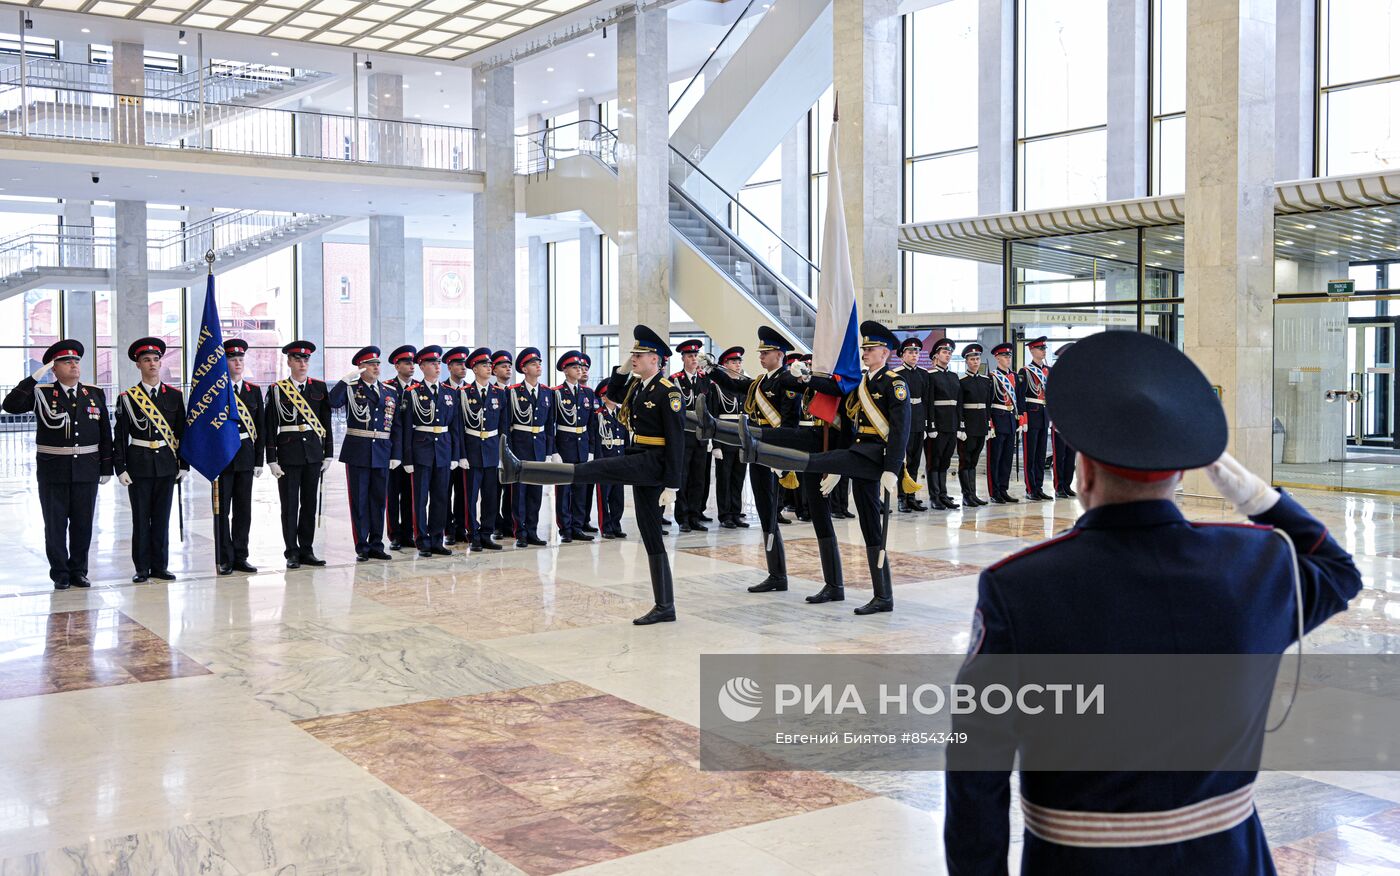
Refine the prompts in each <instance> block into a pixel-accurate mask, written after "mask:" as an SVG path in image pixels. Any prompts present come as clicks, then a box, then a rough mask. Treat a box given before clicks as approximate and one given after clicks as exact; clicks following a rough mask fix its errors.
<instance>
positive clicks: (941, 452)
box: [925, 338, 962, 511]
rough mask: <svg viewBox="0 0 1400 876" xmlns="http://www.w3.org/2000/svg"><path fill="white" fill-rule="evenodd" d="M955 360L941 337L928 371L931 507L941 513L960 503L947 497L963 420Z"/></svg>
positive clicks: (947, 344)
mask: <svg viewBox="0 0 1400 876" xmlns="http://www.w3.org/2000/svg"><path fill="white" fill-rule="evenodd" d="M952 358H953V342H952V341H950V340H948V339H947V338H939V339H938V340H937V341H934V344H933V365H932V366H930V368H929V371H928V391H927V393H926V397H925V406H926V407H927V408H928V430H929V440H928V451H929V457H928V460H929V461H928V487H929V489H928V491H929V505H930V506H932V507H933V508H934V509H935V510H938V511H952V510H954V509H955V508H957V507H958V503H957V502H956V501H954V500H953V497H952V496H950V495H949V494H948V466H949V465H950V464H951V463H952V461H953V450H954V449H955V448H956V447H957V444H958V424H959V423H960V422H961V421H962V408H961V404H962V384H961V383H960V382H959V380H958V375H956V374H954V373H953V372H952V370H951V369H950V368H949V367H948V365H949V363H950V362H951V361H952Z"/></svg>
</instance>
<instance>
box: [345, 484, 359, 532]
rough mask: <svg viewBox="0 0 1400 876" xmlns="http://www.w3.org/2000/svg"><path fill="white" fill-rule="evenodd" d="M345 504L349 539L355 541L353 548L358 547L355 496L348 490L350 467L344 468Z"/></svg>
mask: <svg viewBox="0 0 1400 876" xmlns="http://www.w3.org/2000/svg"><path fill="white" fill-rule="evenodd" d="M345 504H346V505H349V506H350V537H351V538H353V539H354V540H355V547H356V548H358V547H359V546H360V533H359V531H358V530H357V529H356V528H355V496H354V491H353V490H352V489H351V488H350V466H348V465H347V466H345Z"/></svg>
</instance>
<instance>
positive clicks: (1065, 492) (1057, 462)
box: [1047, 343, 1079, 499]
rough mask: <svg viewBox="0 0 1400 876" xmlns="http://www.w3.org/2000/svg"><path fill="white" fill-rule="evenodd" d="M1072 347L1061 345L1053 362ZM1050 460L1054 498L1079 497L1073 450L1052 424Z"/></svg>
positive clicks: (1070, 345)
mask: <svg viewBox="0 0 1400 876" xmlns="http://www.w3.org/2000/svg"><path fill="white" fill-rule="evenodd" d="M1072 346H1074V344H1073V343H1069V344H1063V345H1061V346H1060V347H1059V349H1057V350H1055V361H1056V362H1058V361H1059V360H1060V357H1061V356H1063V355H1064V354H1065V350H1068V349H1069V348H1070V347H1072ZM1047 370H1049V369H1048V368H1047ZM1050 459H1051V460H1052V461H1053V462H1054V468H1053V469H1052V472H1051V474H1052V475H1053V477H1054V479H1055V498H1057V499H1072V498H1074V497H1075V496H1077V495H1079V494H1078V493H1076V492H1075V491H1074V448H1073V447H1070V446H1069V445H1068V444H1066V443H1065V439H1064V438H1063V437H1061V435H1060V430H1059V429H1057V428H1055V424H1054V423H1053V422H1052V423H1051V424H1050Z"/></svg>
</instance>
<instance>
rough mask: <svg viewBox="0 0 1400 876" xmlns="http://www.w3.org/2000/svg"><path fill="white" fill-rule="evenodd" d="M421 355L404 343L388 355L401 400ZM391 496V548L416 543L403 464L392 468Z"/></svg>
mask: <svg viewBox="0 0 1400 876" xmlns="http://www.w3.org/2000/svg"><path fill="white" fill-rule="evenodd" d="M417 355H418V348H417V347H415V346H413V345H412V344H404V345H403V346H402V347H396V348H394V352H392V353H390V354H389V364H390V365H393V366H394V372H395V374H394V377H393V379H391V380H390V381H389V388H390V389H392V390H393V391H394V393H395V394H396V395H397V397H398V399H399V401H400V402H402V401H403V394H404V390H406V389H408V386H409V384H411V383H412V382H413V371H414V368H415V367H416V366H415V365H414V364H413V359H414V357H415V356H417ZM388 490H389V494H388V495H389V498H388V502H387V503H386V518H387V524H388V529H389V550H391V551H397V550H403V546H404V545H406V544H413V541H414V538H415V536H414V534H413V475H411V474H409V473H408V472H406V471H404V470H403V468H402V467H400V468H391V469H389V487H388Z"/></svg>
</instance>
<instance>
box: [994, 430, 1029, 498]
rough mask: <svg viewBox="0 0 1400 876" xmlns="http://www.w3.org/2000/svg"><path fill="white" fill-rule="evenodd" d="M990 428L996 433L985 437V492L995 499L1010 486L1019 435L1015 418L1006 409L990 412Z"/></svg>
mask: <svg viewBox="0 0 1400 876" xmlns="http://www.w3.org/2000/svg"><path fill="white" fill-rule="evenodd" d="M992 429H993V430H994V431H995V432H996V434H995V435H993V436H992V437H991V438H989V439H987V492H988V493H989V494H990V495H989V496H988V498H991V499H996V498H1000V497H1002V496H1005V495H1007V492H1006V491H1007V490H1008V489H1010V488H1011V463H1012V461H1013V460H1014V459H1015V457H1016V443H1015V442H1016V441H1018V440H1019V439H1020V437H1021V435H1020V433H1019V432H1017V431H1016V418H1015V417H1013V416H1011V414H1010V413H1008V412H1006V411H993V412H992Z"/></svg>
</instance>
